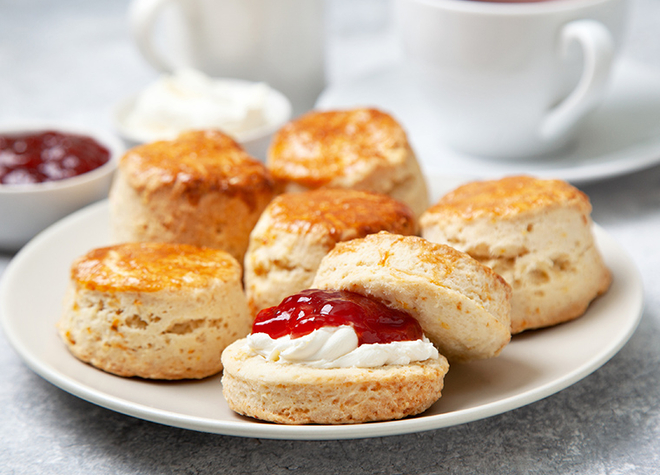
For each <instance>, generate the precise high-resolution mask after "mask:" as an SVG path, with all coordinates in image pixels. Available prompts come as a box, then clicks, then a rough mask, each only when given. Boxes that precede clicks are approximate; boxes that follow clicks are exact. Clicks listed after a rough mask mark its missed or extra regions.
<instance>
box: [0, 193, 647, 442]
mask: <svg viewBox="0 0 660 475" xmlns="http://www.w3.org/2000/svg"><path fill="white" fill-rule="evenodd" d="M107 207H108V201H107V200H103V201H100V202H97V203H95V204H92V205H90V206H88V207H86V208H83V209H82V210H80V211H77V212H75V213H73V214H72V215H70V216H68V217H66V218H64V219H63V220H61V221H59V222H57V223H55V224H54V225H52V226H51V227H49V228H48V229H46V230H45V231H43V232H42V233H40V234H39V235H38V236H37V237H35V238H34V239H33V240H32V241H31V242H30V243H28V245H26V246H25V247H24V248H23V249H22V250H21V251H19V253H18V254H17V255H16V256H15V257H14V258H13V259H12V260H11V261H10V263H9V264H8V266H7V268H6V269H5V271H4V273H3V276H2V279H0V324H1V326H2V328H3V330H4V332H5V335H6V336H7V339H8V341H9V343H10V344H11V346H12V347H13V348H14V350H15V351H16V352H17V353H18V355H19V357H20V358H21V359H22V360H23V361H24V362H25V363H26V364H27V366H28V367H29V368H30V369H31V370H32V371H34V372H35V373H36V374H38V375H39V376H41V377H42V378H43V379H45V380H47V381H49V382H50V383H52V384H53V385H55V386H57V387H59V388H60V389H62V390H64V391H66V392H69V393H70V394H73V395H74V396H77V397H79V398H81V399H84V400H86V401H88V402H91V403H93V404H96V405H98V406H101V407H105V408H107V409H110V410H113V411H115V412H119V413H122V414H126V415H129V416H133V417H136V418H139V419H143V420H147V421H151V422H155V423H160V424H164V425H169V426H173V427H179V428H184V429H190V430H196V431H200V432H209V433H216V434H222V435H230V436H239V437H254V438H264V439H286V440H338V439H358V438H370V437H383V436H392V435H402V434H408V433H416V432H424V431H427V430H434V429H440V428H444V427H450V426H454V425H459V424H464V423H468V422H473V421H477V420H480V419H484V418H487V417H491V416H495V415H499V414H502V413H505V412H509V411H511V410H513V409H517V408H519V407H522V406H525V405H528V404H531V403H533V402H536V401H539V400H541V399H544V398H546V397H548V396H550V395H552V394H555V393H557V392H559V391H561V390H563V389H565V388H567V387H569V386H571V385H573V384H575V383H576V382H578V381H580V380H582V379H583V378H585V377H586V376H588V375H590V374H591V373H593V372H594V371H596V370H597V369H598V368H600V367H601V366H602V365H603V364H605V363H606V362H607V361H609V360H610V359H611V358H612V357H613V356H614V355H615V354H616V353H617V352H618V351H619V350H620V349H621V348H622V347H623V346H624V345H625V344H626V342H627V341H628V340H629V339H630V337H631V336H632V335H633V333H634V332H635V330H636V328H637V326H638V324H639V321H640V320H641V317H642V314H643V307H644V299H643V285H642V279H641V275H640V273H639V270H638V269H637V267H636V266H635V264H634V262H633V261H632V259H631V257H630V256H629V255H628V254H627V253H626V252H625V250H624V249H623V248H622V247H621V246H620V245H619V244H618V243H617V242H616V240H614V238H612V237H611V236H610V235H609V234H608V233H607V232H606V231H605V230H604V229H603V228H601V227H600V226H598V225H594V231H595V234H596V237H597V239H598V240H599V241H601V240H604V241H602V242H607V245H608V247H614V248H615V249H616V251H617V252H616V255H615V254H614V253H613V254H611V255H604V258H605V260H606V261H607V260H608V259H614V260H615V262H616V267H618V268H621V267H625V275H626V276H627V277H628V279H625V281H624V282H619V283H621V284H622V285H623V286H624V290H626V293H625V295H627V296H628V298H629V299H631V302H632V303H633V306H631V311H630V315H631V316H630V317H628V319H627V320H626V325H625V326H624V327H622V329H623V330H625V331H623V332H622V333H621V334H620V335H619V337H618V338H616V339H615V340H612V341H611V342H610V344H609V345H608V346H607V347H605V348H602V349H601V350H600V351H599V352H598V354H597V355H596V356H595V357H594V356H592V357H590V358H589V360H588V361H587V362H586V363H583V364H582V365H580V366H579V367H577V368H575V369H574V370H572V371H571V372H569V373H567V374H564V375H562V376H561V377H560V378H556V379H554V380H552V381H549V382H547V383H545V384H543V385H541V386H539V387H536V388H533V389H531V390H526V391H523V392H522V393H520V394H515V395H513V396H509V397H506V398H504V399H498V400H495V401H491V402H488V403H485V404H481V405H478V406H475V407H470V408H466V409H461V410H458V411H452V412H448V413H442V414H434V415H429V416H423V415H421V416H417V417H413V418H407V419H401V420H395V421H384V422H373V423H365V424H352V425H278V424H270V423H264V422H260V421H254V420H249V421H247V422H246V421H242V420H237V421H226V420H218V419H209V418H203V417H198V416H190V415H183V414H180V413H176V412H173V411H168V410H163V409H157V408H151V407H148V406H145V405H143V404H140V403H135V402H131V401H130V400H128V399H126V398H120V397H116V396H112V395H109V394H106V393H104V392H103V391H101V390H98V389H95V388H92V387H89V386H87V385H85V384H84V383H82V382H81V381H76V380H75V379H74V378H72V377H70V376H68V375H65V374H62V373H60V372H59V371H57V369H55V368H50V367H49V365H48V364H47V362H45V361H42V360H40V359H39V358H37V357H36V356H35V355H34V354H32V352H31V351H30V349H29V348H28V347H27V345H26V344H25V342H24V341H23V339H22V338H21V336H20V335H19V334H17V332H16V331H15V329H14V325H13V324H12V317H11V316H10V315H8V313H9V312H8V311H7V308H6V305H7V304H6V303H5V302H7V298H8V295H9V287H10V284H8V282H10V281H11V279H12V276H13V275H14V274H15V273H16V272H18V270H19V269H21V266H22V265H23V262H24V260H25V259H27V258H29V256H30V253H31V250H32V249H33V248H35V247H38V246H39V245H40V244H41V243H42V242H44V241H48V240H49V239H50V236H51V235H56V234H57V233H59V232H62V230H66V229H67V228H68V227H70V226H71V225H72V224H73V223H75V222H79V221H81V220H83V221H84V220H86V219H90V218H91V217H92V215H94V214H96V213H102V212H104V210H107ZM106 212H107V211H106ZM617 285H618V284H617ZM72 358H73V356H72ZM219 396H220V397H221V395H219Z"/></svg>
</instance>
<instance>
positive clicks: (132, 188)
mask: <svg viewBox="0 0 660 475" xmlns="http://www.w3.org/2000/svg"><path fill="white" fill-rule="evenodd" d="M274 196H275V184H274V181H273V178H272V176H271V174H270V172H269V171H268V170H267V169H266V167H265V166H264V165H263V164H262V163H260V162H258V161H257V160H256V159H253V158H252V157H250V156H249V155H248V154H247V153H246V152H245V151H244V150H243V149H242V148H241V147H240V145H238V144H237V143H236V142H235V141H234V140H233V139H231V138H230V137H229V136H227V135H225V134H223V133H221V132H217V131H193V132H187V133H184V134H181V135H180V136H179V137H178V138H177V139H176V140H172V141H160V142H153V143H150V144H146V145H142V146H139V147H135V148H133V149H131V150H130V151H128V153H126V154H125V155H124V157H122V159H121V161H120V163H119V167H118V170H117V174H116V177H115V180H114V182H113V186H112V188H111V190H110V217H111V234H112V239H113V242H115V243H120V242H150V241H153V242H156V241H157V242H174V243H183V244H192V245H196V246H206V247H213V248H217V249H222V250H224V251H227V252H228V253H230V254H231V255H232V256H234V257H235V258H236V259H237V260H238V261H239V262H243V257H244V255H245V251H246V249H247V245H248V238H249V235H250V231H251V230H252V228H253V227H254V225H255V223H256V222H257V219H258V218H259V215H260V214H261V212H262V211H263V209H264V208H265V207H266V205H267V204H268V203H269V202H270V200H271V199H272V198H273V197H274Z"/></svg>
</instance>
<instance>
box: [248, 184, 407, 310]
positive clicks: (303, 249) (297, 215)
mask: <svg viewBox="0 0 660 475" xmlns="http://www.w3.org/2000/svg"><path fill="white" fill-rule="evenodd" d="M416 230H417V221H416V218H415V216H414V214H413V212H412V211H411V210H410V208H409V207H408V206H406V205H405V204H403V203H400V202H398V201H396V200H394V199H392V198H390V197H388V196H386V195H381V194H377V193H371V192H367V191H358V190H342V189H320V190H311V191H306V192H302V193H285V194H283V195H280V196H278V197H277V198H275V199H274V200H273V201H272V202H271V203H270V204H269V205H268V206H267V207H266V210H265V211H264V212H263V214H262V215H261V218H260V219H259V221H258V222H257V225H256V226H255V228H254V229H253V231H252V234H251V235H250V244H249V247H248V252H247V254H246V256H245V275H244V282H245V291H246V293H247V297H248V304H249V305H250V309H251V310H252V312H253V314H256V313H257V312H258V311H259V310H261V309H263V308H266V307H272V306H274V305H277V304H279V303H280V302H281V301H282V299H283V298H284V297H287V296H289V295H292V294H294V293H296V292H298V291H300V290H303V289H307V288H309V286H310V284H311V283H312V280H313V279H314V275H315V274H316V269H317V268H318V265H319V263H320V262H321V259H322V258H323V256H325V255H326V254H327V253H328V251H330V250H331V249H332V248H333V247H334V246H335V244H336V243H337V242H340V241H347V240H349V239H354V238H359V237H364V236H366V235H367V234H372V233H377V232H379V231H390V232H393V233H397V234H404V235H407V234H413V233H415V232H416Z"/></svg>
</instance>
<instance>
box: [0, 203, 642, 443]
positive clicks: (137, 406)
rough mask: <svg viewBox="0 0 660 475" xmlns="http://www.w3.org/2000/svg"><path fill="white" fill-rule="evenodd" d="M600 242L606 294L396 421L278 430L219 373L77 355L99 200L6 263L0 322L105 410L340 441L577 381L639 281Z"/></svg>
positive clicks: (633, 319) (636, 307) (467, 368)
mask: <svg viewBox="0 0 660 475" xmlns="http://www.w3.org/2000/svg"><path fill="white" fill-rule="evenodd" d="M595 232H596V236H597V238H598V244H599V246H600V248H601V250H602V252H603V254H604V256H605V260H606V262H607V265H608V266H609V267H610V268H611V270H612V272H613V274H614V283H613V285H612V287H611V289H610V291H609V292H608V293H607V294H606V295H605V296H603V297H602V298H600V299H598V300H597V301H596V302H594V304H593V305H592V306H591V307H590V308H589V310H588V311H587V313H586V314H585V315H584V316H583V317H582V318H580V319H578V320H575V321H573V322H570V323H567V324H563V325H559V326H557V327H554V328H550V329H547V330H543V331H536V332H529V333H528V334H522V335H518V336H516V337H514V339H513V341H512V342H511V343H510V344H509V345H508V346H507V347H506V348H505V349H504V350H503V352H502V354H501V355H500V356H499V357H498V358H495V359H492V360H485V361H480V362H476V363H470V364H461V365H459V364H456V365H453V366H452V367H451V369H450V371H449V374H448V375H447V378H446V381H445V390H444V392H443V397H442V398H441V399H440V400H439V401H438V402H437V403H436V404H434V405H433V406H432V407H431V408H430V409H429V410H428V411H427V412H425V413H424V414H422V415H420V416H417V417H412V418H408V419H404V420H399V421H391V422H377V423H368V424H357V425H339V426H323V425H316V426H312V425H310V426H285V425H277V424H270V423H262V422H257V421H255V420H252V419H249V418H245V417H241V416H238V415H236V414H234V413H233V412H232V411H231V410H229V408H228V407H227V404H226V403H225V400H224V398H223V396H222V392H221V383H220V377H219V376H216V377H212V378H209V379H206V380H203V381H183V382H150V381H145V380H139V379H128V378H121V377H117V376H113V375H110V374H107V373H104V372H102V371H100V370H97V369H95V368H93V367H91V366H89V365H87V364H84V363H82V362H80V361H78V360H77V359H75V358H74V357H73V356H71V354H70V353H69V352H68V351H67V349H66V348H65V346H64V344H63V343H62V342H61V341H60V339H59V337H58V335H57V333H56V330H55V322H56V321H57V320H58V319H59V315H60V307H61V300H62V296H63V294H64V290H65V287H66V284H67V281H68V269H69V266H70V264H71V262H72V260H73V259H74V258H75V257H77V256H79V255H82V254H83V253H85V252H86V251H88V250H90V249H92V248H94V247H98V246H101V245H104V244H106V243H107V241H108V205H107V202H101V203H98V204H95V205H92V206H90V207H88V208H86V209H84V210H81V211H79V212H77V213H76V214H74V215H71V216H70V217H68V218H66V219H64V220H63V221H61V222H59V223H57V224H55V225H54V226H53V227H51V228H49V229H48V230H46V231H45V232H44V233H42V234H41V235H39V236H38V237H37V238H35V239H34V240H33V241H32V242H30V243H29V244H28V245H27V246H26V247H25V248H23V250H22V251H21V252H20V253H19V254H18V255H17V256H16V257H15V258H14V260H13V261H12V262H11V263H10V264H9V266H8V267H7V270H6V271H5V273H4V276H3V279H2V282H1V283H0V321H1V322H2V325H3V326H4V329H5V332H6V334H7V337H8V339H9V341H10V342H11V344H12V345H13V346H14V348H15V349H16V351H17V352H18V353H19V355H20V356H21V357H22V358H23V359H24V360H25V362H26V363H27V364H28V366H29V367H30V368H32V369H33V370H34V371H35V372H36V373H37V374H39V375H41V376H42V377H44V378H45V379H47V380H48V381H50V382H51V383H53V384H54V385H56V386H58V387H60V388H62V389H64V390H65V391H68V392H70V393H72V394H75V395H76V396H79V397H81V398H83V399H86V400H88V401H90V402H93V403H96V404H98V405H100V406H104V407H106V408H109V409H112V410H115V411H118V412H121V413H125V414H129V415H132V416H135V417H138V418H142V419H146V420H149V421H154V422H159V423H162V424H166V425H171V426H175V427H182V428H187V429H194V430H199V431H204V432H213V433H219V434H227V435H237V436H245V437H260V438H274V439H345V438H361V437H376V436H386V435H394V434H404V433H410V432H419V431H425V430H430V429H437V428H441V427H447V426H452V425H456V424H462V423H465V422H470V421H474V420H478V419H482V418H485V417H488V416H492V415H495V414H500V413H502V412H505V411H509V410H512V409H515V408H517V407H520V406H523V405H526V404H529V403H531V402H534V401H537V400H539V399H541V398H544V397H546V396H549V395H551V394H553V393H555V392H557V391H559V390H561V389H564V388H566V387H567V386H570V385H571V384H573V383H575V382H576V381H578V380H580V379H582V378H584V377H585V376H587V375H588V374H590V373H591V372H593V371H594V370H596V369H597V368H598V367H600V366H601V365H602V364H603V363H605V362H606V361H607V360H608V359H610V358H611V357H612V356H613V355H614V354H615V353H616V352H617V351H618V350H619V349H620V348H621V347H622V346H623V345H624V343H625V342H626V341H627V340H628V338H629V337H630V336H631V335H632V333H633V331H634V330H635V328H636V326H637V323H638V321H639V318H640V316H641V310H642V286H641V280H640V277H639V275H638V273H637V270H636V268H635V266H634V265H633V263H632V262H631V260H630V259H629V258H628V257H627V254H626V253H625V252H624V250H623V249H621V247H620V246H619V245H618V244H617V243H616V242H615V241H614V240H613V239H612V238H611V237H609V236H608V235H607V234H606V233H605V232H604V231H603V230H602V229H601V228H598V227H596V228H595Z"/></svg>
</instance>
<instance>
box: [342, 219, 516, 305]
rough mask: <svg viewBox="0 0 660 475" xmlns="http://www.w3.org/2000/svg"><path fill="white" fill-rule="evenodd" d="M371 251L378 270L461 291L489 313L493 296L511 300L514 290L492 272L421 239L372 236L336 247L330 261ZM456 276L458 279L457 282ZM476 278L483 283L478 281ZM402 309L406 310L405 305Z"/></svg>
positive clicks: (382, 235)
mask: <svg viewBox="0 0 660 475" xmlns="http://www.w3.org/2000/svg"><path fill="white" fill-rule="evenodd" d="M372 250H377V255H378V261H377V265H378V267H382V268H386V267H387V268H389V269H390V271H391V272H392V273H393V274H394V275H396V276H397V278H399V279H402V280H406V279H409V278H410V277H411V276H413V275H418V276H424V278H425V280H427V281H428V282H429V283H431V284H432V285H434V286H437V287H443V288H449V289H452V290H456V291H459V292H460V293H462V294H464V295H466V296H467V297H468V298H470V299H472V300H474V301H476V302H478V303H479V304H480V305H482V306H483V307H484V308H486V309H489V311H492V310H491V309H492V307H493V306H494V305H495V303H494V301H493V294H495V293H497V294H500V295H502V296H503V297H504V300H506V301H508V300H510V298H511V287H510V286H509V284H508V283H507V282H506V281H505V280H504V278H503V277H502V276H500V275H499V274H497V273H495V272H494V271H493V270H492V269H490V268H489V267H486V266H484V265H481V264H480V263H479V262H477V261H476V260H474V259H472V258H471V257H470V256H468V255H467V254H465V253H463V252H460V251H458V250H456V249H454V248H453V247H451V246H447V245H445V244H439V243H434V242H431V241H428V240H426V239H424V238H421V237H418V236H402V235H397V234H394V233H388V232H380V233H376V234H370V235H368V236H365V237H364V238H363V239H355V240H351V241H347V242H342V243H339V244H337V246H336V247H335V248H334V249H333V250H332V256H331V259H332V260H335V261H336V260H341V259H342V257H341V255H342V254H349V255H351V254H352V255H358V256H360V255H364V256H366V255H367V253H368V252H372ZM372 256H373V254H372ZM366 262H367V260H366V259H365V263H366ZM412 263H414V264H412ZM455 276H459V277H458V278H457V279H456V280H454V277H455ZM470 276H471V277H475V279H474V280H472V281H470V283H469V284H466V283H467V282H468V281H467V280H463V279H464V278H465V279H467V278H468V277H470ZM476 276H479V278H480V279H481V280H480V281H479V280H477V279H476ZM475 282H481V285H476V284H475ZM348 290H352V291H355V289H348ZM403 307H404V310H405V307H406V304H405V303H404V304H403ZM492 312H493V313H494V314H497V313H498V312H496V311H492Z"/></svg>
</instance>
